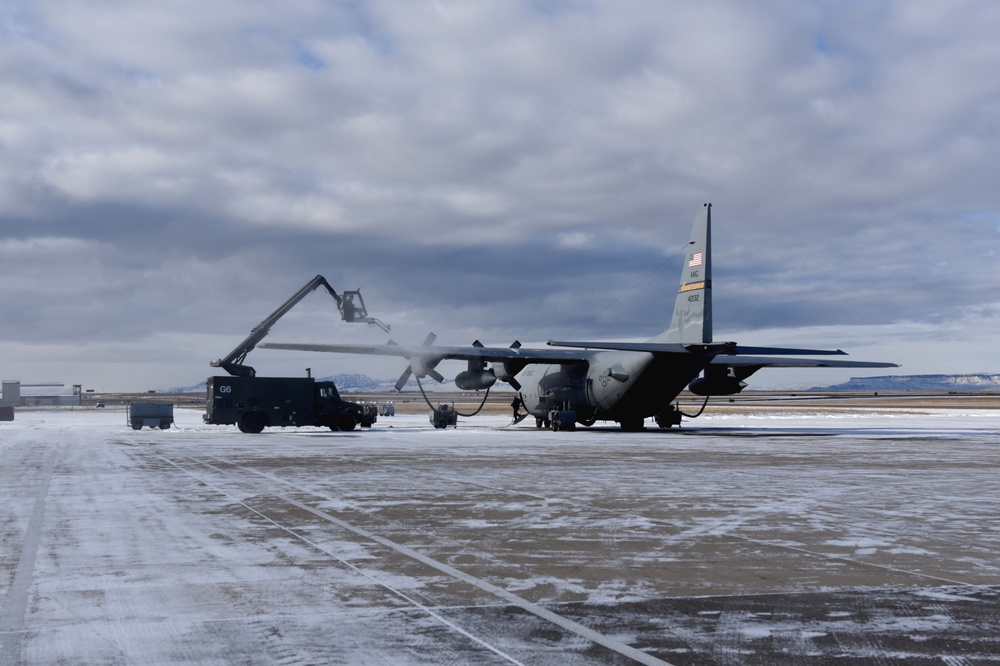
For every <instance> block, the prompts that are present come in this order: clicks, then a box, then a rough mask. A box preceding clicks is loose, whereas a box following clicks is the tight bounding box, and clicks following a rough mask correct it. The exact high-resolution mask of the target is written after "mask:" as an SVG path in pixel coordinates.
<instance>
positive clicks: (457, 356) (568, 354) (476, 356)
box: [257, 342, 588, 363]
mask: <svg viewBox="0 0 1000 666" xmlns="http://www.w3.org/2000/svg"><path fill="white" fill-rule="evenodd" d="M257 347H258V348H259V349H285V350H291V351H314V352H333V353H337V354H367V355H374V356H399V357H402V358H406V359H412V358H419V359H423V360H424V361H425V362H431V363H438V362H440V361H446V360H462V361H486V362H493V361H521V362H522V363H577V362H579V361H585V360H587V358H588V355H587V354H586V353H584V352H583V351H581V350H576V349H525V348H518V347H483V346H478V345H472V346H469V347H447V346H440V345H423V346H410V345H397V344H387V345H322V344H298V343H284V342H267V343H263V344H259V345H257Z"/></svg>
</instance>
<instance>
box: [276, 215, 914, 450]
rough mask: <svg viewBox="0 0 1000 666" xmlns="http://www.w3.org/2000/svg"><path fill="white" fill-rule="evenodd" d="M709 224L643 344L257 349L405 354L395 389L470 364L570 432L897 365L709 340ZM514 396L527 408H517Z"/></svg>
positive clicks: (476, 374)
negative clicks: (764, 383) (797, 379)
mask: <svg viewBox="0 0 1000 666" xmlns="http://www.w3.org/2000/svg"><path fill="white" fill-rule="evenodd" d="M711 226H712V204H708V203H707V204H705V205H704V206H703V208H702V209H701V211H700V212H699V214H698V215H697V216H696V217H695V221H694V226H693V228H692V230H691V240H690V242H689V243H688V246H687V248H686V250H687V252H686V257H685V259H684V263H683V267H682V269H681V279H680V286H679V288H678V290H677V298H676V300H675V302H674V312H673V317H672V318H671V320H670V325H669V326H668V327H667V328H666V330H664V331H663V332H662V333H660V334H659V335H656V336H654V337H652V338H650V339H649V340H647V341H646V342H638V343H631V342H597V341H582V342H575V341H565V340H550V341H549V342H548V345H549V347H553V348H552V349H529V348H524V347H522V346H521V344H520V343H519V342H515V343H514V344H513V345H511V346H510V347H486V346H483V345H482V344H481V343H480V342H479V341H478V340H477V341H476V342H474V343H473V344H472V346H470V347H445V346H433V345H432V344H431V343H432V342H433V340H434V335H433V334H431V335H430V336H428V339H427V340H426V341H425V342H424V345H423V346H419V347H415V346H404V345H397V344H396V343H394V342H391V341H390V343H389V344H387V345H379V346H369V345H336V344H332V345H330V344H289V343H267V344H262V345H260V347H263V348H268V349H288V350H296V351H320V352H336V353H347V354H376V355H382V356H399V357H403V358H405V359H407V360H408V361H409V367H407V368H406V370H405V371H404V372H403V375H402V376H401V377H400V378H399V381H398V382H397V383H396V390H401V389H402V387H403V385H405V384H406V382H407V381H408V380H409V377H410V375H411V374H413V375H415V376H416V377H417V378H418V380H419V379H420V378H423V377H426V376H430V377H432V378H434V379H436V380H437V381H439V382H441V381H444V377H442V376H441V374H440V373H439V372H438V371H437V370H436V369H435V368H436V366H437V365H438V364H439V363H440V362H441V361H444V360H455V359H457V360H464V361H468V369H466V370H465V371H463V372H460V373H459V374H458V375H457V376H456V377H455V386H456V387H457V388H459V389H462V390H466V391H480V390H489V389H490V387H492V386H493V385H494V384H495V383H496V382H497V381H503V382H507V383H508V384H509V385H510V386H511V387H513V388H514V390H515V391H517V399H516V400H515V420H520V419H522V418H524V417H526V416H528V415H529V414H530V415H533V416H534V417H535V423H536V425H537V426H538V427H542V426H549V425H551V426H552V427H553V429H572V428H573V427H575V424H576V423H580V424H581V425H584V426H590V425H593V424H594V423H595V422H597V421H598V420H602V421H617V422H618V424H619V425H620V426H621V429H622V430H627V431H637V430H642V429H643V427H644V421H645V419H646V418H648V417H653V418H654V419H655V421H656V423H657V425H659V426H660V427H661V428H669V427H671V426H672V425H680V422H681V416H682V415H681V413H680V411H679V410H678V408H677V407H676V406H675V405H674V404H672V401H673V400H674V399H675V398H676V397H677V395H678V394H680V392H681V391H682V390H683V389H684V387H685V386H686V387H688V389H689V390H690V391H691V392H692V393H694V394H696V395H699V396H704V397H705V399H706V402H707V400H708V398H709V397H710V396H724V395H733V394H736V393H739V392H740V391H742V390H743V389H744V388H745V387H746V383H745V382H744V381H743V380H744V379H746V378H748V377H749V376H750V375H752V374H753V373H755V372H757V371H758V370H760V369H761V368H810V367H816V368H890V367H898V366H897V364H895V363H881V362H865V361H849V360H844V359H828V358H825V359H811V358H805V357H807V356H827V357H828V356H846V353H845V352H843V351H841V350H839V349H838V350H823V349H788V348H781V347H747V346H741V345H738V344H736V343H735V342H714V341H713V340H712V239H711ZM555 347H561V348H562V349H555ZM699 375H700V376H699ZM517 400H519V401H520V406H523V407H524V408H525V409H526V410H527V412H528V414H519V413H518V410H519V408H520V406H518V405H517ZM703 408H704V407H703ZM699 414H700V412H699ZM685 416H686V415H685Z"/></svg>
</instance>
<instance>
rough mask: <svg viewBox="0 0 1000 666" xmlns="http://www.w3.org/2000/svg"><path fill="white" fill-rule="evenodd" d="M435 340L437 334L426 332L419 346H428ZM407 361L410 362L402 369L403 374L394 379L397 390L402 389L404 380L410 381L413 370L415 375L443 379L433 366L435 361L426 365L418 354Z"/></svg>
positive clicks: (435, 363)
mask: <svg viewBox="0 0 1000 666" xmlns="http://www.w3.org/2000/svg"><path fill="white" fill-rule="evenodd" d="M435 340H437V335H435V334H434V333H428V334H427V337H426V338H424V343H423V345H421V346H423V347H430V346H431V345H432V344H434V341H435ZM393 344H395V343H393ZM409 361H410V364H409V365H408V366H406V370H403V374H401V375H400V376H399V379H397V380H396V390H397V391H402V390H403V387H404V386H406V382H408V381H410V375H412V374H413V373H414V372H416V373H417V377H426V376H430V377H433V378H434V380H435V381H437V382H438V383H440V382H443V381H444V376H443V375H442V374H441V373H440V372H438V371H437V370H435V369H434V366H435V365H437V363H438V362H437V361H435V362H434V363H433V364H431V365H428V364H427V363H426V362H424V359H423V358H421V357H419V356H418V357H416V358H411V359H409Z"/></svg>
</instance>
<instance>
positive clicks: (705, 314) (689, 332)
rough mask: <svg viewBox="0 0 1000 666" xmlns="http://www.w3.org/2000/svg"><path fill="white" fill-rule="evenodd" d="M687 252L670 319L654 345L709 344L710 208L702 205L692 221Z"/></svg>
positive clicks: (710, 279)
mask: <svg viewBox="0 0 1000 666" xmlns="http://www.w3.org/2000/svg"><path fill="white" fill-rule="evenodd" d="M686 249H687V252H686V254H685V256H684V263H683V265H682V266H681V280H680V287H679V289H678V291H677V300H676V301H675V302H674V314H673V318H672V319H671V320H670V326H669V327H668V328H667V330H665V331H664V332H663V333H661V334H660V335H658V336H656V337H655V338H653V340H652V341H653V342H666V343H677V344H695V345H697V344H705V343H709V342H711V341H712V204H710V203H707V204H705V205H704V207H703V208H702V209H701V211H700V212H699V213H698V215H697V217H695V220H694V226H693V227H692V228H691V241H690V242H689V243H688V245H687V248H686Z"/></svg>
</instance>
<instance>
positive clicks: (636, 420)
mask: <svg viewBox="0 0 1000 666" xmlns="http://www.w3.org/2000/svg"><path fill="white" fill-rule="evenodd" d="M644 421H645V419H643V418H642V417H641V416H629V417H627V418H623V419H621V420H620V421H618V424H619V425H620V426H621V428H622V430H624V431H625V432H642V431H643V430H645V429H646V428H645V426H644V425H643V423H644Z"/></svg>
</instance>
